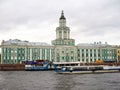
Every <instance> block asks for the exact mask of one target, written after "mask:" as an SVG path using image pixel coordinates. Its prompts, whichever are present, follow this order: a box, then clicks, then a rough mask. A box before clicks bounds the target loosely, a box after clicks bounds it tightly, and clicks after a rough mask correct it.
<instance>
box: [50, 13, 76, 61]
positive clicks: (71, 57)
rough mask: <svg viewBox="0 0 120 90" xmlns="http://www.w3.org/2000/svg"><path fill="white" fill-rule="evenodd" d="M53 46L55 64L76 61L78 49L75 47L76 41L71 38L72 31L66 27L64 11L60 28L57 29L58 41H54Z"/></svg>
mask: <svg viewBox="0 0 120 90" xmlns="http://www.w3.org/2000/svg"><path fill="white" fill-rule="evenodd" d="M52 45H54V46H55V47H54V61H55V62H71V61H76V59H77V58H76V57H77V54H76V53H77V48H76V47H75V40H74V39H71V38H70V29H69V27H67V26H66V18H65V16H64V12H63V11H62V12H61V16H60V18H59V26H58V27H57V28H56V39H55V40H53V41H52Z"/></svg>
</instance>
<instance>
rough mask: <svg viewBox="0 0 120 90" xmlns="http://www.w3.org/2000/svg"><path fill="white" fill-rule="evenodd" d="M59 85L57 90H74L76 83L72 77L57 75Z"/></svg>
mask: <svg viewBox="0 0 120 90" xmlns="http://www.w3.org/2000/svg"><path fill="white" fill-rule="evenodd" d="M56 80H57V84H56V87H55V90H72V88H73V87H74V85H75V84H74V81H73V76H72V75H60V74H57V75H56Z"/></svg>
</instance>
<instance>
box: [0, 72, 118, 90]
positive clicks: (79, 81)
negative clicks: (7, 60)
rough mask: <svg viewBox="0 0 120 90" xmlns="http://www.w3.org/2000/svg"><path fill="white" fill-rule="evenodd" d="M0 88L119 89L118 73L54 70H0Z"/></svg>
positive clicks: (23, 89) (17, 89) (8, 89)
mask: <svg viewBox="0 0 120 90" xmlns="http://www.w3.org/2000/svg"><path fill="white" fill-rule="evenodd" d="M0 90H120V73H105V74H72V75H61V74H56V73H55V72H54V71H42V72H41V71H0Z"/></svg>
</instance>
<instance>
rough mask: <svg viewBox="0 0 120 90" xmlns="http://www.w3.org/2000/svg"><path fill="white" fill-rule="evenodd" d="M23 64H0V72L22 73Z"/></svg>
mask: <svg viewBox="0 0 120 90" xmlns="http://www.w3.org/2000/svg"><path fill="white" fill-rule="evenodd" d="M23 70H25V65H24V64H0V71H23Z"/></svg>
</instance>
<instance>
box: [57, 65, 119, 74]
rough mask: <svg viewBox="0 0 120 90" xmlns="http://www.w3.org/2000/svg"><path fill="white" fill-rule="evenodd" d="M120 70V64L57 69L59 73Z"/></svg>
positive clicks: (90, 72) (112, 71)
mask: <svg viewBox="0 0 120 90" xmlns="http://www.w3.org/2000/svg"><path fill="white" fill-rule="evenodd" d="M115 72H120V66H75V67H73V66H69V67H62V68H61V70H56V73H59V74H92V73H115Z"/></svg>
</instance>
